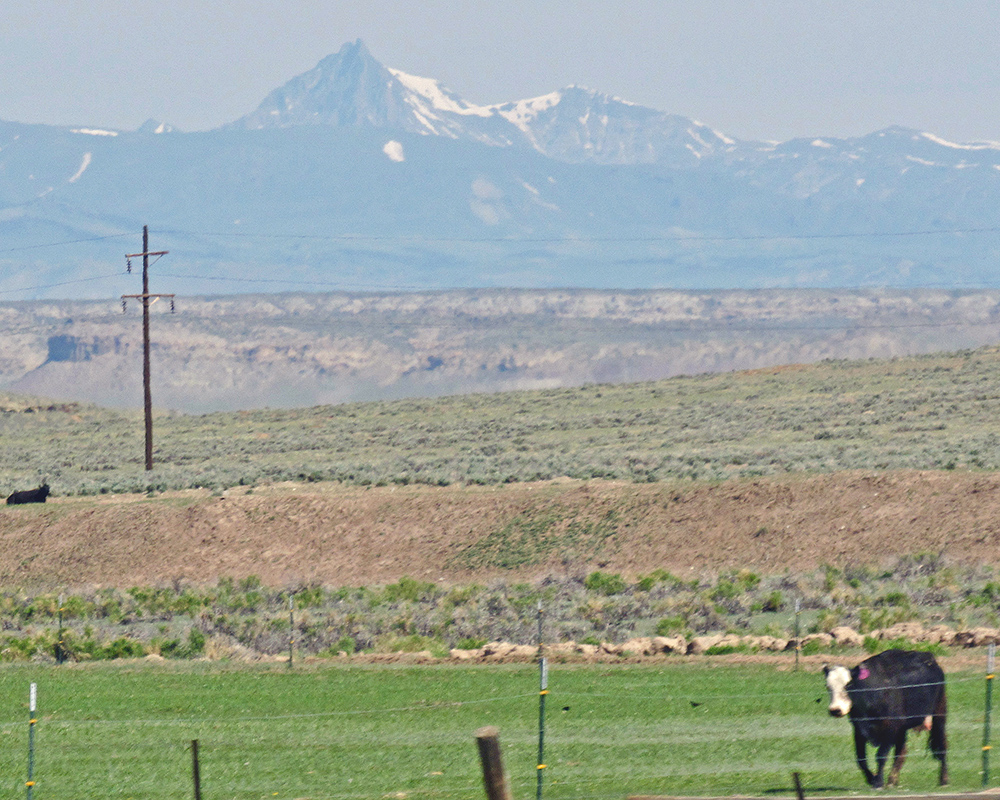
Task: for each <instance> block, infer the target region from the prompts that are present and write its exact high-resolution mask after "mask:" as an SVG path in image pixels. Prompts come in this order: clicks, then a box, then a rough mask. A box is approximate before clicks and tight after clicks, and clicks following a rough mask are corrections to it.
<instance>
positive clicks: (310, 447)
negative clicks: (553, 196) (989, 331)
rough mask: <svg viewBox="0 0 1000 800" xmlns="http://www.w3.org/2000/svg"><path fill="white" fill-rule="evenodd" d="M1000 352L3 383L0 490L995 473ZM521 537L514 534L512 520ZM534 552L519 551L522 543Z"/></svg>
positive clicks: (999, 460)
mask: <svg viewBox="0 0 1000 800" xmlns="http://www.w3.org/2000/svg"><path fill="white" fill-rule="evenodd" d="M998 386H1000V351H998V350H997V349H996V348H984V349H980V350H972V351H964V352H959V353H952V354H937V355H932V356H921V357H913V358H902V359H893V360H889V361H825V362H822V363H819V364H815V365H811V366H808V367H794V368H789V369H785V370H761V371H757V372H747V373H728V374H721V375H719V374H717V375H699V376H693V377H681V378H673V379H670V380H664V381H658V382H654V383H640V384H627V385H618V386H605V385H600V386H584V387H581V388H575V389H556V390H548V391H532V392H511V393H504V394H482V395H464V396H459V397H448V398H435V399H425V400H401V401H395V402H379V403H352V404H345V405H340V406H318V407H315V408H308V409H292V410H268V409H264V410H258V411H245V412H236V413H218V414H206V415H182V414H169V413H162V414H159V415H158V418H157V420H156V425H155V431H156V437H155V444H156V450H155V462H156V469H155V470H154V471H153V473H152V474H147V473H146V472H145V471H144V469H143V445H142V436H143V434H142V415H141V412H139V411H128V412H121V411H112V410H107V409H100V408H97V407H93V406H87V405H82V404H74V403H70V404H51V403H47V402H33V401H29V400H26V399H25V398H19V397H13V396H5V395H0V486H3V487H8V489H14V488H28V487H29V486H30V485H32V484H34V483H38V482H41V480H43V479H47V480H48V481H49V482H50V484H51V485H52V488H53V491H54V492H55V493H56V494H64V495H65V494H99V493H107V492H144V491H162V490H166V489H184V488H196V487H205V488H209V489H213V490H220V489H224V488H228V487H233V486H251V487H252V486H256V485H259V484H262V483H267V482H270V481H282V480H298V481H319V480H333V481H342V482H344V483H349V484H357V485H400V484H412V483H420V484H430V485H448V484H452V483H477V484H497V483H503V482H509V481H531V480H540V479H550V478H556V477H560V476H568V477H571V478H580V479H586V478H612V479H621V480H630V481H664V480H672V479H685V480H688V479H699V480H720V479H725V478H733V477H747V476H759V475H777V474H783V473H789V472H801V471H821V472H832V471H837V470H845V469H904V468H914V469H954V468H970V469H986V470H995V469H1000V436H998V435H997V432H996V424H995V422H996V419H997V418H998V416H1000V390H998V389H997V387H998ZM512 534H513V535H515V536H516V535H517V532H516V531H514V532H512ZM528 555H530V554H528Z"/></svg>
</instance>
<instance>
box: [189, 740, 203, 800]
mask: <svg viewBox="0 0 1000 800" xmlns="http://www.w3.org/2000/svg"><path fill="white" fill-rule="evenodd" d="M191 777H192V778H194V800H201V765H200V764H199V763H198V740H197V739H192V740H191Z"/></svg>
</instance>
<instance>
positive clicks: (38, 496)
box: [7, 483, 49, 506]
mask: <svg viewBox="0 0 1000 800" xmlns="http://www.w3.org/2000/svg"><path fill="white" fill-rule="evenodd" d="M48 496H49V485H48V484H47V483H43V484H42V485H41V486H39V487H38V488H37V489H25V490H24V491H23V492H14V493H13V494H12V495H11V496H10V497H8V498H7V505H9V506H16V505H20V504H21V503H44V502H45V498H46V497H48Z"/></svg>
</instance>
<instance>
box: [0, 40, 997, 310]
mask: <svg viewBox="0 0 1000 800" xmlns="http://www.w3.org/2000/svg"><path fill="white" fill-rule="evenodd" d="M997 208H1000V144H996V143H991V142H981V143H954V142H948V141H945V140H943V139H941V138H940V137H938V136H935V135H934V134H933V133H929V132H920V131H912V130H907V129H903V128H890V129H887V130H883V131H877V132H874V133H872V134H869V135H868V136H864V137H859V138H855V139H834V138H828V137H823V136H819V137H810V138H805V139H796V140H792V141H787V142H748V141H739V140H736V139H734V138H732V137H729V136H726V135H725V134H724V133H722V132H719V131H716V130H714V129H713V128H711V127H710V126H709V125H705V124H702V123H700V122H696V121H694V120H691V119H687V118H685V117H680V116H677V115H672V114H668V113H664V112H661V111H657V110H654V109H650V108H645V107H643V106H639V105H636V104H633V103H629V102H627V101H626V100H622V99H619V98H615V97H610V96H608V95H605V94H601V93H600V92H597V91H592V90H590V89H585V88H582V87H577V86H570V87H567V88H565V89H561V90H559V91H554V92H551V93H549V94H546V95H543V96H541V97H536V98H531V99H527V100H519V101H515V102H508V103H502V104H497V105H476V104H474V103H470V102H468V101H466V100H465V99H463V98H461V97H459V96H458V95H456V94H455V93H454V92H451V91H450V90H448V89H447V88H446V87H444V86H442V85H441V84H440V83H439V82H438V81H436V80H433V79H430V78H421V77H416V76H413V75H410V74H408V73H406V72H403V71H401V70H398V69H392V68H389V67H386V66H384V65H382V64H381V63H380V62H379V61H377V60H376V59H375V58H374V57H373V56H372V54H371V53H370V52H369V51H368V49H367V48H366V47H365V45H364V43H362V42H360V41H357V42H353V43H349V44H346V45H344V46H343V47H342V48H341V50H340V51H339V52H337V53H336V54H334V55H331V56H328V57H327V58H325V59H323V60H322V61H320V62H319V64H317V65H316V67H315V68H313V69H312V70H309V71H308V72H306V73H303V74H302V75H299V76H297V77H295V78H293V79H292V80H290V81H289V82H288V83H286V84H285V85H284V86H282V87H280V88H278V89H276V90H274V91H273V92H271V93H270V94H269V95H268V96H267V97H266V98H264V100H263V102H262V103H261V104H260V106H259V107H258V108H257V109H256V110H255V111H253V112H251V113H249V114H247V115H246V116H244V117H242V118H240V119H238V120H235V121H234V122H232V123H230V124H228V125H225V126H223V127H222V128H219V129H217V130H214V131H208V132H201V133H182V132H179V131H176V130H174V129H173V128H171V127H170V126H169V125H166V124H162V123H158V122H155V121H150V122H147V123H146V124H145V125H143V126H142V127H141V128H140V129H139V130H137V131H132V132H128V131H113V130H103V129H98V128H93V127H88V128H83V127H78V128H61V127H54V126H44V125H21V124H18V123H15V122H0V241H2V242H5V243H6V244H7V246H6V247H4V246H0V300H16V299H26V298H29V297H32V296H52V295H53V294H62V293H65V292H67V291H71V292H73V293H77V292H83V293H88V292H89V293H90V294H92V295H96V296H102V295H103V294H107V293H109V292H108V291H107V290H106V288H105V287H104V285H103V284H99V283H98V284H95V285H94V286H90V285H89V284H87V283H83V284H78V285H74V286H73V287H72V288H71V289H63V288H60V287H53V286H48V284H62V285H64V286H65V285H68V284H66V283H65V282H66V281H85V280H89V278H90V276H92V275H95V274H106V270H107V267H108V266H109V263H108V262H109V261H111V260H112V259H114V260H115V261H112V263H115V262H116V261H120V260H121V259H120V258H119V257H118V256H117V255H116V254H117V253H119V252H124V251H125V250H131V251H134V250H136V247H135V246H134V244H133V245H130V246H127V247H123V246H122V244H123V242H122V241H119V240H118V239H116V238H115V237H117V236H119V235H121V234H126V233H127V234H129V235H134V236H138V231H139V230H140V229H141V226H142V225H143V224H146V223H148V224H149V226H150V229H151V232H152V235H153V236H154V237H155V238H154V243H156V244H157V249H169V250H170V251H171V254H170V256H169V263H170V264H171V265H173V268H174V270H175V277H174V279H173V280H174V282H173V285H172V290H176V291H177V292H179V293H180V292H197V293H206V292H227V291H247V290H251V291H263V290H273V289H293V288H298V289H302V288H308V287H310V286H312V287H315V288H334V287H342V288H348V289H350V288H378V287H380V286H384V287H412V288H439V287H447V286H503V285H516V286H560V285H575V286H594V287H599V288H609V287H620V288H644V287H661V286H668V287H669V286H672V287H678V288H712V287H717V288H728V287H732V288H748V287H754V286H761V287H766V286H803V285H811V286H858V285H896V286H914V285H945V286H953V287H962V286H981V285H989V286H995V285H1000V271H998V270H997V255H998V253H1000V232H998V229H1000V222H998V219H997V211H996V209H997ZM182 274H183V275H185V276H189V277H178V276H180V275H182ZM22 289H23V290H25V291H21V290H22ZM114 291H115V290H111V292H110V293H113V292H114Z"/></svg>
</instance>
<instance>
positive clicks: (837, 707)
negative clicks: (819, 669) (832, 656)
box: [823, 665, 851, 717]
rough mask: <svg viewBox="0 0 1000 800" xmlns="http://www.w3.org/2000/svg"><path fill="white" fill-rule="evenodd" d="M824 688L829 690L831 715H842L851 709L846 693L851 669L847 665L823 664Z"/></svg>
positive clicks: (849, 699)
mask: <svg viewBox="0 0 1000 800" xmlns="http://www.w3.org/2000/svg"><path fill="white" fill-rule="evenodd" d="M823 674H824V675H826V688H827V690H828V691H829V692H830V707H829V708H828V709H827V710H828V711H829V712H830V716H831V717H843V716H846V715H847V713H848V712H849V711H850V710H851V698H850V697H849V696H848V694H847V684H849V683H850V682H851V671H850V670H849V669H848V668H847V667H830V666H826V665H824V666H823Z"/></svg>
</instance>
